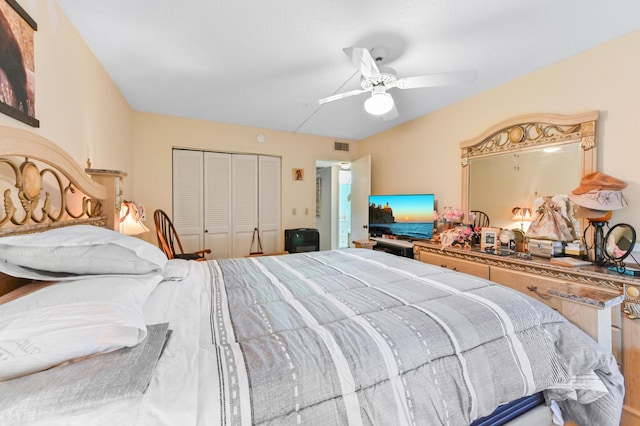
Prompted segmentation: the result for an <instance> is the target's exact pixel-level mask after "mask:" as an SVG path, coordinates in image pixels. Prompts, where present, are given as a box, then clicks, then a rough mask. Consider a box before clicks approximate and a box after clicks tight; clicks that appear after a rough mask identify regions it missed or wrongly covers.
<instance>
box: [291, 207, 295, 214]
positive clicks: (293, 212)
mask: <svg viewBox="0 0 640 426" xmlns="http://www.w3.org/2000/svg"><path fill="white" fill-rule="evenodd" d="M292 210H293V211H292V212H291V213H292V214H293V215H294V216H295V215H296V208H295V207H294V208H293V209H292Z"/></svg>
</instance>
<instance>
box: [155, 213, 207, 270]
mask: <svg viewBox="0 0 640 426" xmlns="http://www.w3.org/2000/svg"><path fill="white" fill-rule="evenodd" d="M153 220H154V222H155V224H156V235H157V236H158V246H159V247H160V249H162V251H163V252H164V254H166V255H167V257H168V258H169V259H185V260H195V261H203V260H207V259H205V257H204V255H205V254H209V253H211V250H209V249H204V250H198V251H196V252H193V253H185V252H184V249H183V248H182V243H181V242H180V238H179V237H178V233H177V232H176V229H175V228H174V227H173V223H172V222H171V219H169V216H167V214H166V213H165V212H164V211H162V210H160V209H158V210H156V211H155V212H153ZM176 248H177V249H178V250H177V251H176Z"/></svg>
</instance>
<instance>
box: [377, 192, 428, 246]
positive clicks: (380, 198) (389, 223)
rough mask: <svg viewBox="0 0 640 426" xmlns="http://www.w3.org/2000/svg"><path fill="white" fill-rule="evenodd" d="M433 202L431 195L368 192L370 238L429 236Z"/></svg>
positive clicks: (416, 237)
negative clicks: (376, 193)
mask: <svg viewBox="0 0 640 426" xmlns="http://www.w3.org/2000/svg"><path fill="white" fill-rule="evenodd" d="M434 204H435V197H434V195H433V194H391V195H370V196H369V233H370V234H371V236H373V237H381V236H383V235H387V236H392V237H395V238H402V239H407V240H427V239H431V238H432V237H433V220H434V210H435V209H434Z"/></svg>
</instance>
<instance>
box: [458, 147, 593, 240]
mask: <svg viewBox="0 0 640 426" xmlns="http://www.w3.org/2000/svg"><path fill="white" fill-rule="evenodd" d="M468 167H469V209H470V210H482V211H484V212H486V213H487V215H488V216H489V218H490V221H491V225H492V226H498V227H502V228H512V227H516V226H517V227H523V228H525V229H523V230H524V231H526V227H527V226H528V224H527V223H526V221H522V220H518V221H517V222H514V214H513V206H521V208H528V209H532V208H533V202H534V201H535V199H536V198H538V197H539V196H543V195H549V196H553V195H557V194H568V193H570V192H571V190H572V189H573V188H575V187H576V186H578V185H579V183H580V178H581V176H582V169H581V167H582V148H581V147H580V143H577V142H576V143H571V144H566V145H559V146H554V147H550V148H536V149H531V150H527V151H520V152H509V153H504V154H497V155H491V156H487V157H480V158H474V159H471V160H469V164H468ZM523 222H524V223H523Z"/></svg>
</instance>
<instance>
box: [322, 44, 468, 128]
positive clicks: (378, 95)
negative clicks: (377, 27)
mask: <svg viewBox="0 0 640 426" xmlns="http://www.w3.org/2000/svg"><path fill="white" fill-rule="evenodd" d="M343 50H344V53H346V54H347V56H348V57H349V58H350V59H351V62H353V64H354V65H355V66H356V67H358V69H359V70H360V74H361V76H360V87H361V89H355V90H350V91H348V92H343V93H338V94H335V95H332V96H327V97H326V98H322V99H320V100H319V101H318V103H320V104H321V105H322V104H326V103H327V102H332V101H336V100H338V99H342V98H346V97H349V96H355V95H359V94H361V93H365V92H371V97H369V98H368V99H367V100H366V101H364V109H365V110H366V111H367V112H368V113H369V114H373V115H381V116H382V119H383V120H385V121H387V120H393V119H394V118H396V117H398V110H397V108H396V105H395V102H394V101H393V97H391V94H390V93H387V90H388V89H392V88H394V87H397V88H398V89H417V88H421V87H434V86H447V85H452V84H461V83H467V82H470V81H473V80H475V79H476V77H477V73H476V71H457V72H446V73H437V74H426V75H419V76H415V77H404V78H398V76H397V74H396V72H395V71H394V70H392V69H390V68H379V67H378V63H380V62H382V61H383V60H384V57H385V56H386V54H387V50H386V48H384V47H377V48H374V49H371V51H369V50H368V49H365V48H364V47H346V48H344V49H343Z"/></svg>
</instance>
